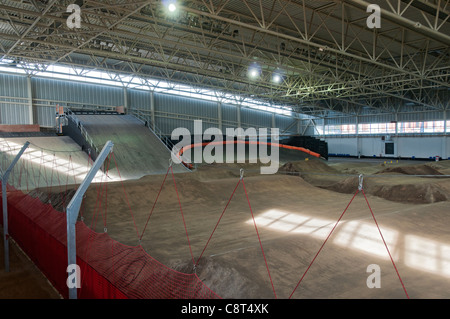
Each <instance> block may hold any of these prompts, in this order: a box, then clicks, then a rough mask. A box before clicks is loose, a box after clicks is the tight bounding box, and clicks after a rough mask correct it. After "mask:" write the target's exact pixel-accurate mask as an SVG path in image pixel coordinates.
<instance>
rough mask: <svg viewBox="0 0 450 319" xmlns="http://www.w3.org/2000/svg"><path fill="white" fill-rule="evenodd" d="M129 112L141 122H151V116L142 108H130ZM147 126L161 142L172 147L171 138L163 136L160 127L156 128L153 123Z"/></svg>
mask: <svg viewBox="0 0 450 319" xmlns="http://www.w3.org/2000/svg"><path fill="white" fill-rule="evenodd" d="M129 112H130V113H131V114H132V115H134V116H135V117H137V118H138V119H140V120H141V121H143V122H146V123H149V122H151V116H149V115H147V114H145V113H144V112H142V110H137V109H131V110H129ZM152 126H153V127H152ZM147 127H148V128H149V130H150V131H152V132H153V133H154V134H155V135H156V136H157V137H158V138H159V139H160V140H161V142H163V143H164V144H165V145H167V147H168V148H169V149H170V150H171V149H172V148H173V147H174V144H173V142H172V140H171V139H170V138H168V137H167V136H165V135H164V134H163V132H162V131H161V129H160V128H158V127H157V126H156V125H153V124H152V125H147Z"/></svg>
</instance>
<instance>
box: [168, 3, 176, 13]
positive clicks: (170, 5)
mask: <svg viewBox="0 0 450 319" xmlns="http://www.w3.org/2000/svg"><path fill="white" fill-rule="evenodd" d="M168 9H169V11H170V12H175V11H176V10H177V6H176V4H175V3H171V4H169V7H168Z"/></svg>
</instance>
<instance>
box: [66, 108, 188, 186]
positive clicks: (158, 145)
mask: <svg viewBox="0 0 450 319" xmlns="http://www.w3.org/2000/svg"><path fill="white" fill-rule="evenodd" d="M73 116H74V117H75V118H76V119H77V121H79V123H80V124H81V125H82V126H83V129H84V130H85V131H86V132H87V134H88V135H89V137H90V139H91V140H92V143H93V144H94V146H95V147H96V148H97V149H102V148H103V146H104V145H105V144H106V142H107V141H109V140H110V141H112V142H113V143H114V161H115V162H116V163H115V164H117V166H118V169H119V171H120V175H121V177H122V178H123V179H139V178H141V177H143V176H146V175H156V174H165V173H166V172H167V169H168V167H169V162H170V159H171V151H170V150H169V149H168V148H167V146H166V145H165V144H164V143H163V142H162V141H161V140H160V139H159V137H158V136H156V135H155V134H154V133H153V132H152V131H151V130H150V129H149V128H148V127H147V126H145V124H144V123H143V122H142V121H140V120H139V119H137V118H135V117H134V116H132V115H116V114H74V115H73ZM110 164H111V165H113V163H110ZM173 171H174V172H175V173H185V172H188V170H187V169H186V168H185V167H184V166H183V165H176V164H174V165H173Z"/></svg>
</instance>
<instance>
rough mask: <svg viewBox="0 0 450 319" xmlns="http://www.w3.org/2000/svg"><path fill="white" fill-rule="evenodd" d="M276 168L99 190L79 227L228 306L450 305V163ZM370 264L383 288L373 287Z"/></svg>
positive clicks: (310, 163)
mask: <svg viewBox="0 0 450 319" xmlns="http://www.w3.org/2000/svg"><path fill="white" fill-rule="evenodd" d="M280 166H281V167H280V170H279V172H278V174H273V175H262V174H261V173H260V170H259V164H211V165H202V166H201V167H199V168H198V169H197V170H196V171H194V172H192V173H179V174H174V175H172V174H171V172H170V170H169V173H168V174H167V175H164V174H162V175H150V176H145V177H143V178H141V179H139V180H132V181H123V182H111V183H107V184H100V183H96V184H92V185H91V186H90V188H89V189H88V191H87V193H86V196H85V198H84V200H83V204H82V208H81V211H80V220H82V221H83V222H84V223H85V224H86V225H88V226H89V227H91V228H92V229H94V230H96V231H97V232H103V231H104V229H105V228H106V227H107V232H108V234H109V236H110V237H111V238H113V239H115V240H117V241H119V242H121V243H123V244H126V245H130V246H137V245H139V244H140V245H141V246H142V247H143V248H144V249H145V251H147V252H148V253H149V254H150V255H151V256H152V257H153V258H155V259H156V260H158V261H160V262H162V263H163V264H165V265H167V266H169V267H171V268H172V269H174V270H177V271H181V272H184V273H193V272H194V271H195V272H196V274H197V275H198V276H199V278H200V279H201V280H202V281H203V282H204V283H205V284H206V285H207V286H208V287H209V288H211V289H212V290H213V291H214V292H215V293H217V294H218V295H219V296H220V297H222V298H232V299H246V298H251V299H255V298H256V299H257V298H267V299H270V298H279V299H287V298H292V299H304V298H333V299H353V298H356V299H365V298H367V299H369V298H379V299H389V298H394V299H397V298H399V299H402V298H407V297H409V298H422V299H427V298H450V271H449V269H450V268H449V267H448V263H449V262H450V259H449V256H450V254H449V253H448V252H449V251H450V244H449V243H450V233H449V232H448V227H447V225H448V224H449V223H450V216H449V214H448V213H447V209H448V208H447V206H448V205H447V204H448V202H447V199H448V198H449V194H450V186H449V185H448V184H449V179H447V177H445V175H447V174H448V173H449V171H450V164H449V163H448V162H439V163H434V162H428V163H420V164H418V163H417V162H399V163H397V162H396V161H395V162H392V163H391V162H390V161H389V163H388V162H380V161H376V162H373V161H357V160H355V161H350V160H348V161H329V162H326V161H323V160H319V159H314V158H304V159H301V160H299V161H286V162H280ZM241 169H243V171H241ZM419 173H420V174H419ZM424 173H426V174H424ZM360 174H363V175H364V180H363V189H364V194H362V192H358V193H357V194H356V192H357V190H358V186H359V175H360ZM415 175H427V176H426V177H419V176H415ZM430 175H432V176H431V177H430ZM241 178H242V179H241ZM175 186H176V187H175ZM46 191H47V189H42V190H37V191H34V192H33V193H32V195H33V196H39V198H41V200H43V201H47V202H51V203H52V205H54V206H55V207H58V209H59V210H61V209H62V210H63V207H64V204H63V203H62V202H64V201H65V200H63V198H67V197H71V196H72V195H68V194H73V191H74V190H73V189H68V191H67V192H64V195H63V194H62V193H60V192H61V189H55V190H54V192H53V193H52V194H48V193H46ZM355 194H356V195H355ZM364 195H365V196H364ZM64 196H65V197H64ZM375 221H376V222H375ZM385 243H386V245H385ZM390 256H392V260H391V258H390ZM197 261H198V265H197V267H196V268H195V270H194V263H195V262H197ZM393 263H395V268H394V264H393ZM371 265H377V266H379V269H380V271H381V288H377V289H373V288H369V287H368V280H369V276H370V275H371V272H369V270H368V269H371V268H369V267H370V266H371ZM130 267H131V268H130V271H131V272H132V271H133V270H132V265H130ZM396 269H397V271H398V272H397V271H396Z"/></svg>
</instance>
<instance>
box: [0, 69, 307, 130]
mask: <svg viewBox="0 0 450 319" xmlns="http://www.w3.org/2000/svg"><path fill="white" fill-rule="evenodd" d="M30 84H31V94H32V100H33V117H34V118H33V120H34V123H36V124H39V125H41V126H44V127H53V126H54V125H55V111H56V110H55V106H56V105H60V106H67V107H75V106H78V107H79V106H85V107H98V106H101V107H116V106H123V105H127V106H128V108H129V109H130V110H141V111H144V113H145V114H146V115H147V116H150V114H151V106H152V95H153V103H154V112H155V119H156V120H155V124H156V126H157V128H158V129H159V130H161V131H162V133H164V134H167V135H170V134H171V132H172V131H173V130H174V129H175V128H177V127H185V128H187V129H189V130H190V131H191V132H193V130H194V127H193V123H194V120H202V130H203V131H204V130H206V129H207V128H209V127H219V119H220V117H219V110H221V119H222V131H223V132H224V133H225V132H226V129H227V128H233V129H234V128H236V127H238V109H239V108H238V107H237V106H236V105H231V104H220V105H219V103H218V102H213V101H204V100H200V99H196V98H189V97H183V96H177V95H171V94H165V93H160V92H155V93H152V92H150V91H145V90H137V89H127V90H126V91H125V90H124V89H123V88H121V87H112V86H107V85H99V84H90V83H81V82H74V81H70V80H60V79H50V78H38V77H36V78H31V82H30ZM0 101H1V104H0V123H2V124H29V122H30V118H29V117H30V116H29V94H28V84H27V78H26V76H23V75H9V74H0ZM274 119H275V125H276V127H278V128H279V129H280V132H283V131H285V130H286V129H287V130H286V132H285V133H291V134H292V133H294V134H295V133H297V129H298V126H297V119H295V118H292V117H289V116H285V115H279V114H275V115H274ZM240 121H241V125H242V127H243V128H248V127H254V128H271V127H272V125H273V115H272V113H269V112H266V111H260V110H256V109H250V108H246V107H242V108H241V109H240Z"/></svg>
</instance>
